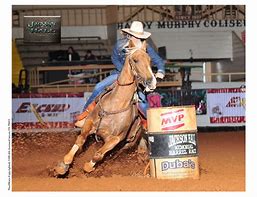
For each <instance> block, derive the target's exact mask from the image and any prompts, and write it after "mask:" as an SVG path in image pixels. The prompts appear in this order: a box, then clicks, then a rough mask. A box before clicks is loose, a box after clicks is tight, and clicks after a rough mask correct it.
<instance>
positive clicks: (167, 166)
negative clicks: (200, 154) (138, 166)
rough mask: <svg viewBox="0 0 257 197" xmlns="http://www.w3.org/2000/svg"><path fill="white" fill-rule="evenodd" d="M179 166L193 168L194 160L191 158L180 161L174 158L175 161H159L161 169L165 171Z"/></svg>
mask: <svg viewBox="0 0 257 197" xmlns="http://www.w3.org/2000/svg"><path fill="white" fill-rule="evenodd" d="M179 168H191V169H195V162H194V161H192V160H191V159H188V160H185V161H181V160H179V159H176V160H175V161H163V162H161V170H162V171H166V170H169V169H179Z"/></svg>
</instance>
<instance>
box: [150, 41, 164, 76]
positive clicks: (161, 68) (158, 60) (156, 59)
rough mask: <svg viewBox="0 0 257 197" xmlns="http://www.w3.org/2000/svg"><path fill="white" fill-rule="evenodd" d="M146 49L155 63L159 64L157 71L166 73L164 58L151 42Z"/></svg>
mask: <svg viewBox="0 0 257 197" xmlns="http://www.w3.org/2000/svg"><path fill="white" fill-rule="evenodd" d="M146 50H147V53H148V54H149V56H150V57H151V60H152V62H153V64H154V65H156V66H157V68H158V71H157V72H160V73H162V74H165V68H164V65H165V63H164V61H163V59H162V58H161V57H160V56H159V55H158V54H157V53H156V52H155V50H154V49H153V48H152V47H151V46H150V45H149V44H147V49H146Z"/></svg>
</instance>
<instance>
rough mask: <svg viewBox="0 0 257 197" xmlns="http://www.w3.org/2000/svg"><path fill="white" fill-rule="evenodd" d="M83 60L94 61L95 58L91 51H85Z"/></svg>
mask: <svg viewBox="0 0 257 197" xmlns="http://www.w3.org/2000/svg"><path fill="white" fill-rule="evenodd" d="M84 60H96V56H95V55H94V54H93V53H92V51H91V50H87V53H86V55H85V57H84Z"/></svg>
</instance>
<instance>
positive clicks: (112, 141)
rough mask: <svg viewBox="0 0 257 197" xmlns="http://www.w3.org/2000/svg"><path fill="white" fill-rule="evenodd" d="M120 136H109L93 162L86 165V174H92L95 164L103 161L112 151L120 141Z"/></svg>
mask: <svg viewBox="0 0 257 197" xmlns="http://www.w3.org/2000/svg"><path fill="white" fill-rule="evenodd" d="M121 140H122V139H121V137H120V136H109V137H108V138H106V139H105V143H104V145H103V146H102V147H101V148H100V149H99V150H98V151H97V152H96V153H95V155H94V156H93V158H92V160H91V161H90V162H87V163H85V165H84V168H83V169H84V171H85V172H92V171H93V170H94V169H95V168H94V166H95V164H96V162H98V161H101V160H102V159H103V157H104V155H105V153H107V152H108V151H110V150H112V149H113V148H114V147H115V146H116V145H117V144H118V143H119V142H120V141H121Z"/></svg>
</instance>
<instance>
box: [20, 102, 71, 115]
mask: <svg viewBox="0 0 257 197" xmlns="http://www.w3.org/2000/svg"><path fill="white" fill-rule="evenodd" d="M31 105H33V107H34V108H35V109H36V111H37V112H38V113H48V112H64V111H67V110H68V109H69V108H70V105H69V104H42V105H39V104H32V103H30V102H24V103H22V104H21V105H20V107H19V108H18V109H17V111H16V113H31V107H30V106H31Z"/></svg>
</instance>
